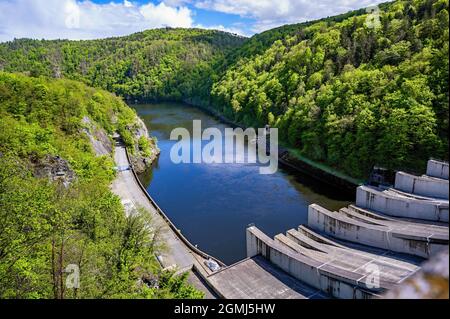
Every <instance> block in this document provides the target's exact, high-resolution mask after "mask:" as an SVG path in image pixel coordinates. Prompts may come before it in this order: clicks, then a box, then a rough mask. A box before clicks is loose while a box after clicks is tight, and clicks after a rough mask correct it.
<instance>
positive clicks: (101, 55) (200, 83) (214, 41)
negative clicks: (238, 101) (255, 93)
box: [0, 28, 246, 101]
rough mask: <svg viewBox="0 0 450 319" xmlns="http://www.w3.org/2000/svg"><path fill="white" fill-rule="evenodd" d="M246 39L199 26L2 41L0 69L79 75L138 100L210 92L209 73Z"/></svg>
mask: <svg viewBox="0 0 450 319" xmlns="http://www.w3.org/2000/svg"><path fill="white" fill-rule="evenodd" d="M245 41H246V39H245V38H242V37H238V36H234V35H232V34H229V33H225V32H220V31H213V30H201V29H180V28H177V29H171V28H167V29H156V30H148V31H145V32H141V33H136V34H133V35H130V36H127V37H119V38H109V39H103V40H93V41H36V40H29V39H21V40H15V41H12V42H8V43H3V44H0V71H1V70H3V71H6V72H26V73H28V74H30V75H32V76H39V75H45V76H49V77H56V78H61V77H65V78H69V79H73V80H80V81H83V82H85V83H86V84H88V85H90V86H93V87H99V88H103V89H106V90H108V91H110V92H114V93H117V94H119V95H121V96H123V97H125V98H126V99H129V100H131V101H134V100H135V99H139V100H143V99H145V100H156V99H171V100H181V99H183V97H185V96H197V97H200V96H207V95H208V94H209V89H210V87H211V84H212V82H211V79H210V78H211V75H212V74H211V72H212V69H213V68H214V65H216V64H223V59H224V57H225V56H226V54H227V53H229V52H230V50H233V49H235V48H237V47H239V46H240V45H241V44H242V43H244V42H245Z"/></svg>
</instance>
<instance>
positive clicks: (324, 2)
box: [195, 0, 385, 32]
mask: <svg viewBox="0 0 450 319" xmlns="http://www.w3.org/2000/svg"><path fill="white" fill-rule="evenodd" d="M381 2H385V0H314V1H313V0H276V1H273V0H199V1H195V6H196V7H197V8H201V9H205V10H214V11H218V12H223V13H229V14H236V15H240V16H241V17H245V18H251V19H255V20H256V22H255V23H254V25H253V26H252V31H253V32H261V31H264V30H267V29H270V28H274V27H277V26H280V25H283V24H289V23H299V22H304V21H310V20H315V19H320V18H324V17H327V16H333V15H337V14H340V13H345V12H348V11H351V10H354V9H359V8H364V7H368V6H370V5H373V4H377V3H381Z"/></svg>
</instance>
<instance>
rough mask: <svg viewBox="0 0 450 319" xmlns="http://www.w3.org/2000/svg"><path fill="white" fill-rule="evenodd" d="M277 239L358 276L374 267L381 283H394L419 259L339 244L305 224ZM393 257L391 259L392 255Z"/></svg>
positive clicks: (416, 266)
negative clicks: (402, 257)
mask: <svg viewBox="0 0 450 319" xmlns="http://www.w3.org/2000/svg"><path fill="white" fill-rule="evenodd" d="M275 240H277V241H280V242H281V243H283V244H284V245H286V246H288V247H289V248H290V249H292V250H293V251H295V252H298V253H301V254H303V255H306V256H310V257H311V258H313V259H316V260H318V261H320V262H322V263H330V264H332V265H334V266H336V267H339V268H342V269H345V270H348V271H351V272H354V273H357V274H359V275H360V276H361V277H363V276H365V275H367V273H368V272H370V271H371V270H373V269H376V270H377V271H378V272H379V274H380V278H381V279H382V281H383V282H387V283H389V284H397V283H399V282H402V281H403V280H404V279H406V278H407V277H409V276H410V275H411V274H412V273H414V272H416V271H417V270H418V269H419V267H418V264H419V263H420V260H421V259H420V258H406V257H405V258H404V260H402V259H401V258H399V256H398V254H394V253H386V252H385V251H382V250H374V249H372V250H369V249H367V248H365V247H364V248H363V247H361V246H355V245H353V247H352V246H351V245H348V244H347V245H343V244H339V243H337V242H336V241H335V240H332V239H330V238H326V237H324V236H323V235H319V234H317V233H315V232H313V231H312V230H310V229H308V228H306V227H303V226H301V227H299V229H298V230H296V229H291V230H289V231H288V232H287V233H286V236H285V235H281V234H280V235H277V236H276V237H275ZM393 257H395V258H393Z"/></svg>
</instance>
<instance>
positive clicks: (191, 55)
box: [0, 0, 449, 178]
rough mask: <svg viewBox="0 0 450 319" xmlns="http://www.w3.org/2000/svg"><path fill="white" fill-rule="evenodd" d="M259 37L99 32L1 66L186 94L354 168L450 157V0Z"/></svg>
mask: <svg viewBox="0 0 450 319" xmlns="http://www.w3.org/2000/svg"><path fill="white" fill-rule="evenodd" d="M379 8H380V12H375V15H373V14H372V15H369V14H367V13H366V10H365V9H361V10H356V11H353V12H349V13H347V14H343V15H339V16H336V17H329V18H325V19H322V20H319V21H312V22H307V23H301V24H294V25H287V26H282V27H280V28H276V29H273V30H269V31H266V32H263V33H261V34H258V35H255V36H254V37H252V38H251V39H244V38H240V37H237V36H234V35H231V34H228V33H224V32H219V31H210V30H199V29H159V30H150V31H145V32H142V33H137V34H134V35H131V36H128V37H122V38H112V39H105V40H95V41H32V40H16V41H13V42H9V43H4V44H0V70H1V69H3V70H5V71H11V72H25V73H29V74H31V75H47V76H53V77H66V78H70V79H76V80H80V81H83V82H85V83H87V84H88V85H91V86H94V87H100V88H104V89H106V90H108V91H110V92H115V93H117V94H119V95H121V96H123V97H124V98H126V99H128V100H129V101H135V100H163V99H169V100H177V101H188V102H190V103H193V104H198V105H201V106H208V107H210V108H214V109H215V111H217V112H219V113H222V114H224V115H225V116H226V117H228V118H229V119H231V120H233V121H236V122H241V123H243V124H245V125H250V126H261V125H265V124H267V123H270V124H271V125H273V126H276V127H278V128H279V129H280V136H281V138H282V141H283V142H284V143H285V144H286V145H287V146H289V147H291V148H292V149H293V153H296V154H297V155H299V157H306V158H308V159H310V160H313V161H315V162H319V163H321V165H326V166H329V167H331V168H332V169H335V170H338V171H341V172H344V173H347V174H348V175H351V176H352V177H357V178H365V177H367V176H368V173H369V172H370V169H371V167H372V166H373V165H375V164H377V165H382V166H386V167H388V168H392V169H409V170H417V171H420V170H421V169H422V168H423V167H425V161H426V160H427V159H428V158H429V157H438V158H441V159H448V104H449V96H448V88H449V87H448V74H449V73H448V57H447V55H448V41H449V39H448V26H449V19H448V2H447V1H445V0H398V1H394V2H389V3H385V4H382V5H380V6H379Z"/></svg>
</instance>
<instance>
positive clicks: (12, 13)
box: [0, 0, 386, 42]
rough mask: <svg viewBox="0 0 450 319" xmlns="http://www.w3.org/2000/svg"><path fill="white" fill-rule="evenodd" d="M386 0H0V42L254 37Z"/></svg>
mask: <svg viewBox="0 0 450 319" xmlns="http://www.w3.org/2000/svg"><path fill="white" fill-rule="evenodd" d="M385 1H386V0H0V42H4V41H10V40H13V39H14V38H33V39H71V40H85V39H99V38H105V37H111V36H123V35H128V34H131V33H135V32H139V31H143V30H147V29H153V28H161V27H167V26H168V27H184V28H191V27H196V28H206V29H217V30H222V31H227V32H231V33H236V34H239V35H243V36H252V35H254V34H255V33H260V32H262V31H265V30H268V29H272V28H274V27H277V26H281V25H284V24H291V23H300V22H304V21H310V20H315V19H319V18H323V17H327V16H333V15H336V14H340V13H345V12H347V11H350V10H353V9H359V8H364V7H368V6H371V5H375V4H377V3H381V2H385Z"/></svg>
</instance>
